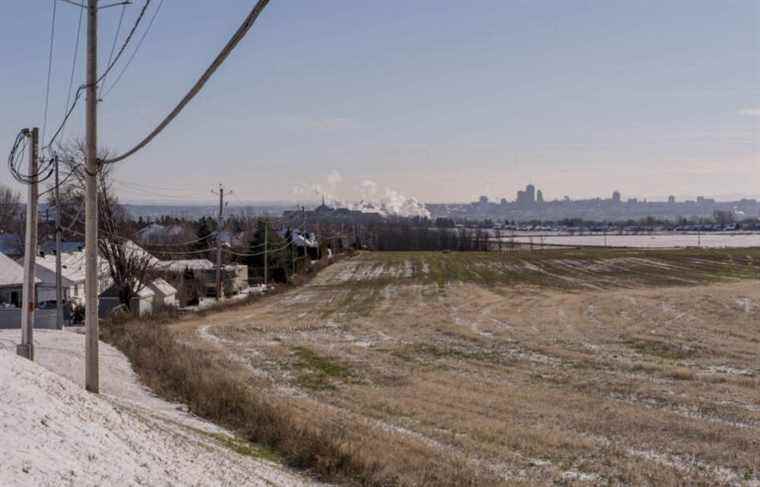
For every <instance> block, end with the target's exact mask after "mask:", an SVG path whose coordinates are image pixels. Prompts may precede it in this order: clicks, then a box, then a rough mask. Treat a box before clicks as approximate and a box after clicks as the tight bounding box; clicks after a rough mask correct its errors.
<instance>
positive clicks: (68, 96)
mask: <svg viewBox="0 0 760 487" xmlns="http://www.w3.org/2000/svg"><path fill="white" fill-rule="evenodd" d="M83 18H84V9H81V10H80V11H79V22H78V23H77V36H76V40H75V41H74V54H73V56H72V60H71V75H70V77H69V88H68V90H67V91H66V93H67V94H66V105H64V107H63V113H64V119H68V118H69V115H70V114H69V112H70V111H73V109H71V110H70V109H69V103H71V91H72V90H73V88H74V73H75V72H76V67H77V60H78V59H79V40H80V38H81V34H82V19H83ZM64 126H65V122H64V123H63V124H62V125H61V128H60V129H59V132H61V133H63V130H64Z"/></svg>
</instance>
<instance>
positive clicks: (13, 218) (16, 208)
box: [0, 185, 24, 254]
mask: <svg viewBox="0 0 760 487" xmlns="http://www.w3.org/2000/svg"><path fill="white" fill-rule="evenodd" d="M22 209H23V208H22V206H21V195H20V194H19V193H17V192H15V191H13V190H12V189H11V188H9V187H7V186H3V185H0V235H3V234H9V235H12V236H13V237H14V239H15V242H14V243H15V246H16V249H15V251H16V253H18V254H21V253H22V252H23V248H24V225H23V223H24V220H23V218H22V215H23V213H22Z"/></svg>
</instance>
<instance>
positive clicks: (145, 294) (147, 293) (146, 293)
mask: <svg viewBox="0 0 760 487" xmlns="http://www.w3.org/2000/svg"><path fill="white" fill-rule="evenodd" d="M137 295H138V296H140V297H141V298H152V297H153V296H155V295H156V293H155V292H154V291H153V290H152V289H151V288H149V287H147V286H146V287H144V288H142V289H140V290H139V291H138V292H137Z"/></svg>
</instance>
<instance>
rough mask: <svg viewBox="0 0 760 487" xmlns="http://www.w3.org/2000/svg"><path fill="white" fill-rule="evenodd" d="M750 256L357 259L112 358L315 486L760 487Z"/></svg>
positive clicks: (757, 291) (758, 310)
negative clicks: (305, 471) (753, 485)
mask: <svg viewBox="0 0 760 487" xmlns="http://www.w3.org/2000/svg"><path fill="white" fill-rule="evenodd" d="M743 252H746V253H750V254H752V253H753V252H755V251H744V250H742V251H736V252H728V253H727V254H725V255H720V254H719V253H716V252H714V251H703V253H699V252H698V251H688V252H686V251H676V252H674V253H672V254H671V253H667V252H664V251H658V252H654V253H647V254H646V256H643V257H642V256H641V255H636V254H635V253H634V252H632V251H626V252H622V251H621V252H608V253H604V255H600V254H599V251H593V252H592V253H591V254H588V255H585V256H584V255H582V254H580V253H578V251H568V252H567V253H564V254H563V253H560V252H559V251H556V252H555V251H552V253H551V254H549V253H547V254H542V255H541V256H536V257H535V258H532V257H530V256H528V257H525V256H524V255H523V256H521V257H514V259H517V260H514V261H511V260H509V259H511V258H512V257H509V258H503V257H501V256H498V257H494V256H491V255H485V254H467V255H464V254H456V253H450V254H432V253H419V254H414V253H392V254H363V255H361V256H359V257H357V258H355V259H352V260H349V261H345V262H343V263H341V264H339V265H336V266H332V267H330V268H328V269H326V270H324V271H322V272H321V273H320V274H319V275H318V276H317V277H316V279H315V280H313V281H312V282H310V283H309V284H307V285H306V286H305V287H303V288H300V289H295V290H292V291H288V292H284V293H282V294H280V295H277V296H272V297H268V298H265V299H263V300H262V301H260V302H258V303H255V304H253V305H251V306H243V307H240V308H237V309H235V310H231V311H223V312H220V313H213V314H209V315H207V316H206V317H204V318H203V319H193V318H189V319H186V320H183V321H181V322H179V323H176V324H172V325H169V327H168V330H169V331H170V333H169V332H168V331H167V329H165V328H159V329H153V328H150V327H147V328H145V327H144V326H143V325H139V324H138V325H135V326H136V328H134V329H131V328H130V327H126V328H124V329H122V330H117V335H118V336H120V337H122V338H119V339H118V340H117V344H118V343H119V342H122V343H120V344H119V346H120V348H122V349H123V350H126V351H127V353H128V355H130V357H132V359H133V360H134V361H135V364H136V367H137V369H138V371H140V373H141V376H143V377H145V380H146V382H148V384H149V385H150V386H151V387H153V388H155V389H156V390H159V391H163V392H164V393H165V394H175V396H174V397H175V398H176V399H180V400H183V401H186V402H189V403H190V404H191V407H192V408H193V410H194V411H196V412H198V413H199V414H203V415H204V416H207V417H210V418H212V419H215V420H217V421H220V422H222V423H223V424H226V425H229V426H231V427H234V428H235V429H236V430H237V431H240V432H241V433H242V434H243V435H244V437H245V438H248V439H251V440H253V441H255V442H258V443H261V444H263V445H265V446H271V447H273V448H274V449H276V450H278V451H279V452H281V453H283V457H284V458H285V460H286V461H287V462H288V463H289V464H291V465H296V466H301V467H306V468H309V469H312V471H313V472H314V473H315V474H316V475H319V476H320V477H321V478H324V479H332V480H336V481H341V482H349V483H350V482H354V483H359V484H366V485H488V484H491V483H493V484H496V483H499V482H501V483H504V484H516V483H517V484H519V483H525V484H531V485H534V484H542V485H546V484H573V483H587V484H588V483H591V484H613V485H620V484H624V485H683V484H692V485H722V484H737V483H739V482H742V481H746V480H757V475H758V471H759V470H760V469H758V465H760V443H758V440H757V438H758V436H760V435H758V429H760V410H758V405H759V404H760V395H759V394H760V393H758V391H759V390H760V387H758V386H760V379H759V378H758V377H759V374H760V369H758V367H757V353H758V352H757V351H758V346H760V306H758V304H760V286H759V285H758V283H757V281H753V280H747V279H750V278H752V277H753V276H755V275H756V270H755V267H754V265H755V264H754V263H755V262H760V259H757V258H747V257H746V254H744V253H743ZM753 255H754V254H753ZM750 257H752V256H750ZM502 259H506V260H502ZM641 259H644V260H641ZM525 261H527V262H528V263H529V264H531V265H532V267H528V271H526V272H527V274H530V275H528V276H520V275H519V272H517V271H516V270H515V269H516V267H515V265H516V264H518V263H522V264H520V265H521V266H524V262H525ZM583 262H586V263H587V264H589V265H586V266H584V265H582V264H583ZM579 263H580V264H579ZM690 266H691V267H690ZM535 268H538V269H542V270H543V271H535V270H532V269H535ZM500 273H502V274H507V275H500ZM679 279H680V280H679ZM130 326H131V325H130ZM201 328H203V331H204V333H198V332H199V330H200V329H201ZM152 333H157V334H161V336H160V337H153V336H152V335H151V334H152ZM208 334H210V335H212V336H214V337H215V340H214V341H209V340H206V339H205V338H204V336H207V335H208ZM135 336H137V337H142V338H140V339H139V340H137V341H136V339H134V338H131V337H135ZM132 342H134V343H132ZM138 342H139V343H138ZM154 342H155V343H163V342H166V344H165V345H161V346H160V347H159V346H158V345H155V344H154ZM172 343H173V344H175V345H176V344H177V343H181V344H182V345H176V346H177V347H181V348H174V349H171V350H168V351H166V350H162V349H161V347H168V346H169V344H172ZM150 350H153V352H151V351H150ZM152 353H155V354H156V355H157V356H148V357H145V358H144V359H140V356H142V355H150V354H152ZM174 357H177V358H174ZM167 362H168V363H169V365H167ZM162 364H163V365H162ZM164 367H169V369H170V370H165V369H164ZM194 367H197V370H195V371H193V370H194V369H193V368H194ZM174 368H176V369H178V370H177V371H172V370H173V369H174ZM188 370H189V371H192V372H188ZM209 371H210V372H209ZM195 375H198V376H200V377H195ZM204 375H207V378H206V379H204V378H203V376H204ZM167 376H168V377H173V378H172V379H171V381H170V382H168V383H166V384H165V383H164V382H163V381H164V380H167V379H165V377H167ZM204 380H206V381H208V382H209V383H208V384H206V383H204V382H203V381H204ZM188 381H189V382H191V383H197V386H193V387H190V386H188V385H185V382H188ZM228 382H229V385H228V386H227V385H225V386H220V385H219V384H225V383H228ZM216 387H224V388H226V387H229V388H230V389H231V390H232V391H239V394H240V396H238V395H237V394H238V393H234V394H233V393H232V392H230V393H225V392H224V391H219V390H217V389H215V388H216ZM177 391H179V393H177ZM225 395H227V396H229V397H231V399H229V400H227V401H226V402H225V401H222V398H224V397H225ZM247 396H251V397H252V398H253V399H254V400H255V401H254V402H251V401H252V400H251V399H246V397H247ZM193 397H195V398H196V399H193ZM193 401H199V402H200V403H199V404H197V405H193ZM219 401H222V402H223V404H218V402H219ZM246 401H248V402H246ZM207 402H208V403H207ZM238 403H242V404H244V407H243V408H242V409H243V411H240V410H239V409H238V407H237V406H234V407H233V405H231V404H234V405H236V404H238ZM228 410H229V411H230V412H229V413H228V412H226V411H228ZM270 416H277V418H273V419H270ZM241 418H244V419H241ZM249 422H253V423H256V424H255V425H254V426H251V425H249V424H248V423H249ZM266 425H269V426H266ZM259 430H262V431H259ZM290 435H295V437H296V438H295V439H289V438H290ZM314 437H316V438H319V441H317V440H313V439H312V438H314ZM303 438H305V439H303ZM319 448H325V449H324V450H320V449H319ZM288 452H290V453H288ZM304 459H305V460H304Z"/></svg>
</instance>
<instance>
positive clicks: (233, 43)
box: [103, 0, 269, 164]
mask: <svg viewBox="0 0 760 487" xmlns="http://www.w3.org/2000/svg"><path fill="white" fill-rule="evenodd" d="M162 1H163V0H162ZM268 4H269V0H258V2H256V5H255V6H254V7H253V10H251V12H250V13H249V14H248V16H247V17H246V18H245V20H244V21H243V23H242V25H241V26H240V27H239V28H238V30H237V31H236V32H235V34H233V36H232V38H230V40H229V41H228V42H227V44H226V45H225V46H224V48H223V49H222V50H221V52H220V53H219V54H218V55H217V57H216V58H215V59H214V61H213V62H212V63H211V65H210V66H209V67H208V68H207V69H206V71H205V72H204V73H203V75H201V77H200V78H199V79H198V80H197V81H196V82H195V84H194V85H193V87H192V88H191V89H190V91H189V92H188V93H187V94H186V95H185V96H184V97H183V98H182V100H181V101H180V102H179V104H178V105H177V106H176V107H175V108H174V110H172V111H171V112H170V113H169V114H168V115H167V116H166V117H165V118H164V119H163V120H162V121H161V123H159V124H158V126H156V128H154V129H153V130H152V131H151V132H150V133H149V134H148V135H147V136H146V137H145V138H144V139H143V140H142V141H140V142H138V143H137V145H135V146H134V147H133V148H132V149H130V150H128V151H127V152H125V153H123V154H121V155H119V156H116V157H113V158H110V159H106V160H104V161H103V163H104V164H114V163H116V162H120V161H123V160H124V159H127V158H128V157H130V156H132V155H134V154H135V153H137V152H138V151H140V150H141V149H142V148H144V147H145V146H147V145H148V144H149V143H150V142H151V141H152V140H153V139H155V138H156V136H158V134H160V133H161V132H163V131H164V129H165V128H166V127H168V126H169V124H170V123H171V122H172V121H173V120H174V119H175V118H177V116H178V115H179V114H180V113H181V112H182V110H184V108H185V107H186V106H187V105H188V104H189V103H190V102H191V101H192V100H193V98H195V96H196V95H197V94H198V93H199V92H200V91H201V90H202V89H203V87H204V86H205V85H206V83H207V82H208V80H209V79H211V77H212V76H213V74H214V73H215V72H216V71H217V70H218V69H219V67H220V66H221V65H222V64H223V63H224V61H225V60H226V59H227V57H229V55H230V53H232V51H233V50H234V49H235V47H237V45H238V44H240V41H242V40H243V38H244V37H245V36H246V34H247V33H248V32H249V31H250V30H251V28H252V27H253V24H254V23H255V22H256V19H257V18H258V17H259V15H260V14H261V12H262V11H263V10H264V8H266V6H267V5H268Z"/></svg>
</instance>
